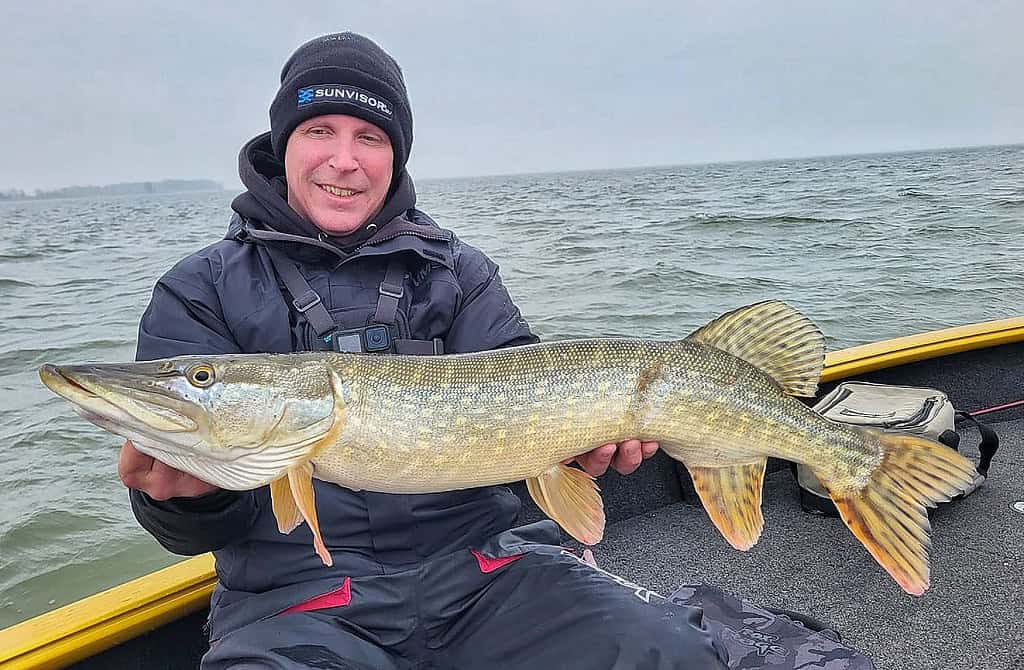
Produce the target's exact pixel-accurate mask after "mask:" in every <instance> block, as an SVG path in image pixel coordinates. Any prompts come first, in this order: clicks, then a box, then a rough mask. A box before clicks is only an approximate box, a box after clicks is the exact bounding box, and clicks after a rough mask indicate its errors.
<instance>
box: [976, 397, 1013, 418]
mask: <svg viewBox="0 0 1024 670" xmlns="http://www.w3.org/2000/svg"><path fill="white" fill-rule="evenodd" d="M1021 405H1024V400H1015V401H1014V402H1008V403H1006V404H1005V405H996V406H995V407H986V408H985V409H979V410H975V411H973V412H968V414H970V415H971V416H978V415H979V414H988V413H989V412H998V411H999V410H1001V409H1010V408H1011V407H1020V406H1021Z"/></svg>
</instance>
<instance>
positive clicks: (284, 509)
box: [270, 475, 302, 535]
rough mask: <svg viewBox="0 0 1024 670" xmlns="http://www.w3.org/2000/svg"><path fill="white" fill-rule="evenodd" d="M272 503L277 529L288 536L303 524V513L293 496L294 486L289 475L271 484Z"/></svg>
mask: <svg viewBox="0 0 1024 670" xmlns="http://www.w3.org/2000/svg"><path fill="white" fill-rule="evenodd" d="M270 502H271V503H272V508H273V510H274V518H276V519H277V529H278V530H279V531H281V532H282V533H284V534H285V535H287V534H288V533H290V532H292V531H293V530H295V529H296V528H297V527H298V526H299V524H300V523H302V512H300V511H299V508H298V506H297V505H296V504H295V498H294V496H292V485H291V483H290V482H289V481H288V475H282V476H281V477H278V478H277V479H275V480H274V481H272V482H270Z"/></svg>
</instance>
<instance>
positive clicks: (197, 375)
mask: <svg viewBox="0 0 1024 670" xmlns="http://www.w3.org/2000/svg"><path fill="white" fill-rule="evenodd" d="M185 376H186V377H187V378H188V382H189V383H190V384H192V386H198V387H199V388H206V387H207V386H210V385H211V384H213V380H214V373H213V368H212V367H210V366H209V365H206V364H204V363H200V364H199V365H193V366H192V367H190V368H189V369H188V371H187V372H185Z"/></svg>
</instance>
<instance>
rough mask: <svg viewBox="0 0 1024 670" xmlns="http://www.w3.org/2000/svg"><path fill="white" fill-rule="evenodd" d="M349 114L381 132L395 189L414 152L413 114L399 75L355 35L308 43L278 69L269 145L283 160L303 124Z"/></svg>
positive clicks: (395, 66) (382, 53)
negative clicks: (388, 145)
mask: <svg viewBox="0 0 1024 670" xmlns="http://www.w3.org/2000/svg"><path fill="white" fill-rule="evenodd" d="M324 114H347V115H349V116H355V117H358V118H360V119H363V120H364V121H369V122H370V123H372V124H374V125H375V126H377V127H379V128H380V129H381V130H383V131H384V132H385V133H387V134H388V137H389V138H391V149H392V151H393V152H394V154H395V161H394V176H393V177H392V179H393V182H392V183H393V184H394V183H398V179H397V178H398V177H399V175H401V174H402V172H403V171H404V170H405V162H406V161H407V160H408V159H409V150H410V149H411V148H412V110H410V109H409V96H408V94H407V93H406V91H405V81H404V80H403V79H402V70H401V68H399V67H398V63H396V62H395V59H394V58H392V57H391V56H389V55H388V54H387V53H386V52H385V51H384V50H383V49H381V48H380V47H379V46H377V44H376V43H374V42H373V40H370V39H368V38H366V37H363V36H362V35H357V34H355V33H335V34H332V35H324V36H322V37H318V38H316V39H314V40H310V41H309V42H306V43H305V44H303V45H302V46H300V47H299V48H298V49H296V51H295V53H293V54H292V56H291V58H289V59H288V62H287V63H285V64H284V67H283V68H282V69H281V88H280V89H279V90H278V92H277V95H276V96H274V101H273V102H272V103H271V104H270V139H271V142H272V143H273V147H274V153H275V154H276V155H277V157H278V158H280V159H281V160H284V150H285V147H286V146H287V144H288V137H289V136H290V135H291V134H292V131H293V130H295V127H296V126H298V125H299V124H300V123H302V122H303V121H305V120H306V119H310V118H313V117H314V116H321V115H324Z"/></svg>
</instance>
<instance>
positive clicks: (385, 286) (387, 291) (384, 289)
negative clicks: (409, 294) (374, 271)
mask: <svg viewBox="0 0 1024 670" xmlns="http://www.w3.org/2000/svg"><path fill="white" fill-rule="evenodd" d="M380 294H381V295H386V296H388V297H389V298H394V299H395V300H400V299H401V298H402V296H403V295H405V287H404V286H402V285H401V284H392V283H390V282H386V281H382V282H381V283H380Z"/></svg>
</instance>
